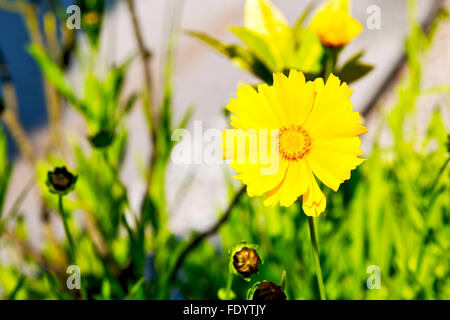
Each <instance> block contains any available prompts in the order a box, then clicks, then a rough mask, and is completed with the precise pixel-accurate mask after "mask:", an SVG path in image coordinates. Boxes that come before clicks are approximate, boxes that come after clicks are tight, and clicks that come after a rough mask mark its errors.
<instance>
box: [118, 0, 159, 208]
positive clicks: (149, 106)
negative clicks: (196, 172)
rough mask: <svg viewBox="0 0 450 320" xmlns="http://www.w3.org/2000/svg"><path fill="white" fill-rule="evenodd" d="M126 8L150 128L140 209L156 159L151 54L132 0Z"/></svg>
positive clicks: (143, 205)
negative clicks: (142, 74) (148, 157)
mask: <svg viewBox="0 0 450 320" xmlns="http://www.w3.org/2000/svg"><path fill="white" fill-rule="evenodd" d="M126 3H127V7H128V11H129V13H130V17H131V22H132V25H133V32H134V36H135V38H136V41H137V44H138V50H139V55H140V57H141V60H142V65H143V71H144V81H145V92H144V93H145V99H144V104H145V105H144V113H145V115H146V117H147V122H148V125H149V126H150V140H151V142H152V150H151V154H150V164H149V176H148V177H147V187H146V192H145V195H144V196H145V198H144V201H143V202H142V206H141V207H142V209H143V208H144V207H145V204H146V199H147V196H148V193H149V191H150V186H151V181H152V175H153V171H154V168H155V163H156V157H157V154H158V153H157V131H158V130H157V127H156V126H157V123H156V120H155V119H157V115H156V114H155V110H153V96H152V78H151V71H150V60H151V53H150V51H149V50H148V49H147V47H146V46H145V43H144V38H143V36H142V32H141V29H140V26H139V21H138V18H137V14H136V8H135V3H134V0H127V1H126Z"/></svg>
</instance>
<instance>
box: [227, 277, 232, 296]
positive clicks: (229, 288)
mask: <svg viewBox="0 0 450 320" xmlns="http://www.w3.org/2000/svg"><path fill="white" fill-rule="evenodd" d="M232 284H233V274H232V273H231V272H229V273H228V280H227V300H231V285H232Z"/></svg>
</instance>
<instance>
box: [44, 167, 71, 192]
mask: <svg viewBox="0 0 450 320" xmlns="http://www.w3.org/2000/svg"><path fill="white" fill-rule="evenodd" d="M76 181H77V176H75V175H73V174H72V173H70V172H69V171H67V169H66V167H56V168H55V169H54V170H53V171H49V172H48V174H47V181H46V184H47V186H48V187H49V189H50V192H51V193H56V194H60V195H66V194H67V193H69V192H70V191H72V190H73V188H74V187H75V182H76Z"/></svg>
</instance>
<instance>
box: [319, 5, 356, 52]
mask: <svg viewBox="0 0 450 320" xmlns="http://www.w3.org/2000/svg"><path fill="white" fill-rule="evenodd" d="M310 28H311V29H312V30H313V31H314V32H315V33H316V34H317V35H318V36H319V37H320V40H321V41H322V43H323V45H324V46H327V47H333V48H335V47H340V46H342V45H346V44H347V43H349V42H350V41H352V40H353V39H354V38H355V37H356V36H357V35H358V34H360V33H361V31H362V25H361V23H359V21H358V20H356V19H354V18H352V17H351V16H350V15H349V13H348V11H347V10H343V9H342V8H337V9H335V8H332V7H327V8H325V9H323V10H321V11H319V12H318V13H317V14H316V15H315V16H314V18H313V19H312V21H311V24H310Z"/></svg>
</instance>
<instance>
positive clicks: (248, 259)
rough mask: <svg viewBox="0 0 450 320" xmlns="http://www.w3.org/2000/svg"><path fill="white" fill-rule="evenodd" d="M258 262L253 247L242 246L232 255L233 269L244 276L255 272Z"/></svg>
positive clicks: (259, 260)
mask: <svg viewBox="0 0 450 320" xmlns="http://www.w3.org/2000/svg"><path fill="white" fill-rule="evenodd" d="M260 263H261V259H260V258H259V255H258V253H257V252H256V250H255V249H250V248H247V247H243V248H242V249H241V250H239V251H238V252H236V253H235V254H234V256H233V266H234V269H236V271H237V272H238V273H239V274H240V275H242V276H243V277H245V278H247V277H250V276H251V275H252V274H254V273H257V272H258V265H259V264H260Z"/></svg>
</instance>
